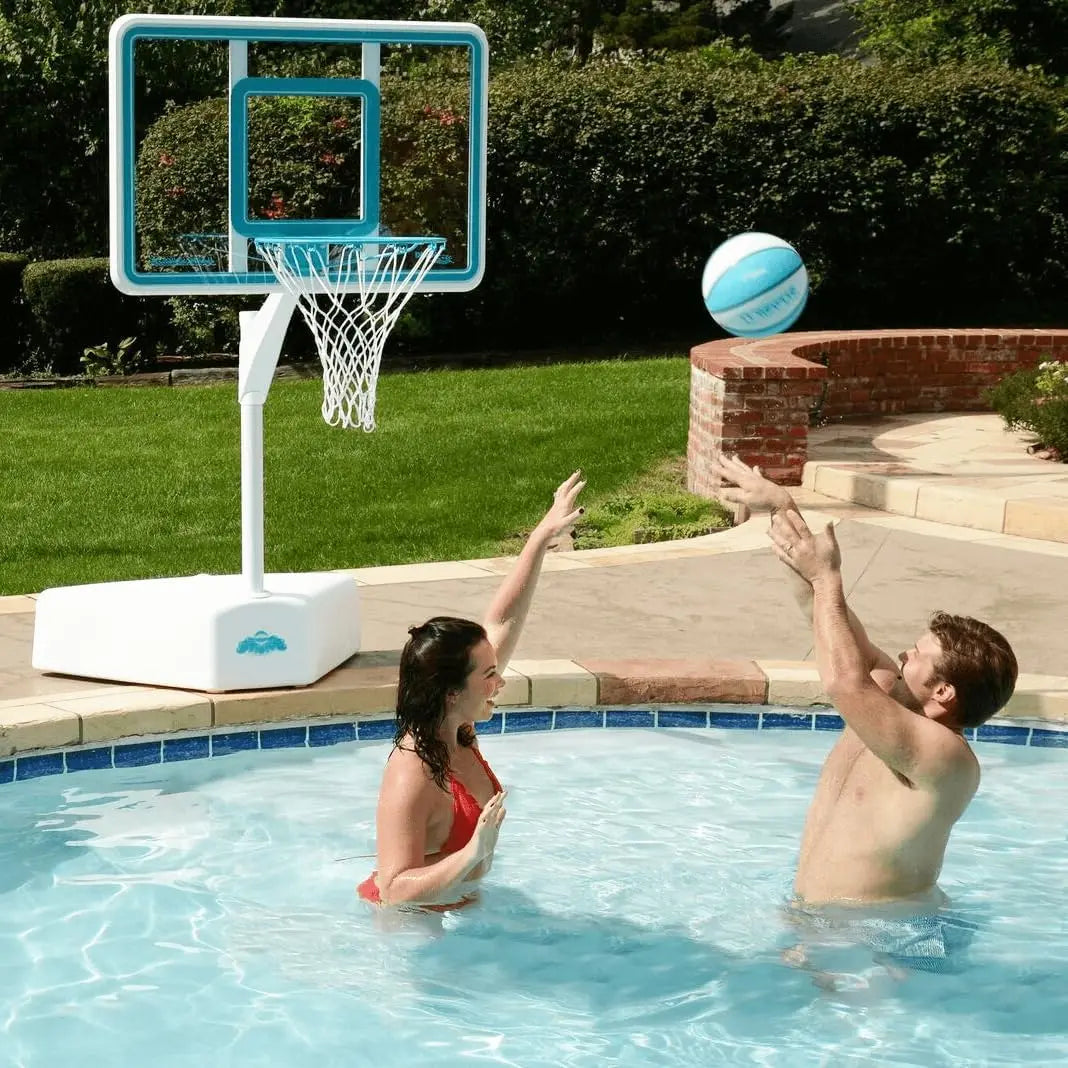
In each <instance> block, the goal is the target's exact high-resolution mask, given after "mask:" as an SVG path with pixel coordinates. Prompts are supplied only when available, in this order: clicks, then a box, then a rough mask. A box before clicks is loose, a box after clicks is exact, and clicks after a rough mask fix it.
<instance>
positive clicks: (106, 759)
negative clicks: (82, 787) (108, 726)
mask: <svg viewBox="0 0 1068 1068" xmlns="http://www.w3.org/2000/svg"><path fill="white" fill-rule="evenodd" d="M65 756H66V758H67V771H94V770H97V769H99V768H110V767H111V746H110V745H102V746H99V747H97V748H96V749H69V750H68V751H67V752H66V754H65Z"/></svg>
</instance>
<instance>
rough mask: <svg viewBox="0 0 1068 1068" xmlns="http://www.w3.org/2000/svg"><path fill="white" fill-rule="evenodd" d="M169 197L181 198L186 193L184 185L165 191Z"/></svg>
mask: <svg viewBox="0 0 1068 1068" xmlns="http://www.w3.org/2000/svg"><path fill="white" fill-rule="evenodd" d="M164 192H165V193H166V194H167V196H169V197H172V198H173V197H180V196H181V195H182V194H183V193H184V192H185V186H184V185H172V186H171V188H170V189H166V190H164Z"/></svg>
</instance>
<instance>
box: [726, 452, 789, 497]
mask: <svg viewBox="0 0 1068 1068" xmlns="http://www.w3.org/2000/svg"><path fill="white" fill-rule="evenodd" d="M711 467H712V470H713V471H715V473H716V474H717V475H719V477H720V478H721V479H723V481H724V482H733V483H734V487H735V488H731V487H725V488H723V489H720V490H719V491H718V495H719V496H720V497H721V498H722V499H723V500H725V501H731V502H732V503H734V504H744V505H746V506H747V507H749V508H759V509H768V510H770V511H776V510H779V509H782V510H783V511H785V510H786V509H787V508H794V507H795V505H794V499H793V497H791V496H790V493H789V491H788V490H786V489H784V488H783V487H782V486H777V485H776V484H775V483H774V482H772V481H771V479H768V478H765V477H764V476H763V475H762V474H761V473H760V468H759V467H750V466H749V465H748V464H746V463H743V462H742V461H741V460H739V459H738V457H737V456H724V455H723V454H722V453H720V455H719V456H716V457H714V458H713V459H712V462H711Z"/></svg>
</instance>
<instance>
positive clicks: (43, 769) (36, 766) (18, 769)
mask: <svg viewBox="0 0 1068 1068" xmlns="http://www.w3.org/2000/svg"><path fill="white" fill-rule="evenodd" d="M62 774H63V754H62V753H49V754H48V755H47V756H20V757H19V758H18V759H17V760H16V761H15V778H16V779H37V778H39V777H40V776H42V775H62Z"/></svg>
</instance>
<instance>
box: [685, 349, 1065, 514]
mask: <svg viewBox="0 0 1068 1068" xmlns="http://www.w3.org/2000/svg"><path fill="white" fill-rule="evenodd" d="M1051 356H1052V357H1053V358H1054V359H1068V330H1063V331H1058V330H1014V331H1009V330H916V331H910V330H877V331H875V330H873V331H837V332H827V333H815V332H813V333H794V334H780V335H778V336H777V337H771V338H764V339H763V340H759V341H746V340H744V339H742V338H726V339H724V340H722V341H709V342H707V343H705V344H704V345H697V346H696V347H694V348H693V349H691V350H690V436H689V446H688V449H687V486H688V487H689V489H690V490H692V491H693V492H694V493H700V494H702V495H703V496H706V497H708V496H714V495H715V491H716V489H717V488H718V485H719V482H718V479H717V478H716V477H715V476H714V475H713V474H712V473H711V471H709V469H708V460H709V459H711V458H712V457H713V456H715V455H717V454H718V453H720V452H733V453H737V454H738V455H739V456H740V457H741V458H742V459H743V460H744V461H745V462H746V463H750V464H759V465H760V467H761V468H762V470H763V471H764V473H765V474H767V475H768V477H769V478H773V479H775V480H776V481H780V482H785V483H787V484H790V485H797V484H799V483H800V482H801V472H802V469H803V468H804V465H805V460H806V458H807V451H808V450H807V442H808V424H809V416H810V413H811V412H813V411H814V410H815V409H817V408H818V409H819V410H820V415H821V416H822V417H823V418H825V419H842V418H855V417H860V416H870V415H886V414H890V413H897V412H967V411H977V410H985V409H986V405H985V404H984V402H983V399H982V393H983V390H985V389H986V388H987V387H989V386H992V385H994V384H995V383H996V382H998V381H999V380H1000V379H1001V378H1003V377H1004V376H1005V375H1007V374H1010V373H1011V372H1013V371H1017V370H1019V369H1020V368H1023V367H1033V366H1034V365H1035V364H1036V363H1038V362H1039V361H1040V360H1042V359H1046V358H1049V357H1051Z"/></svg>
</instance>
